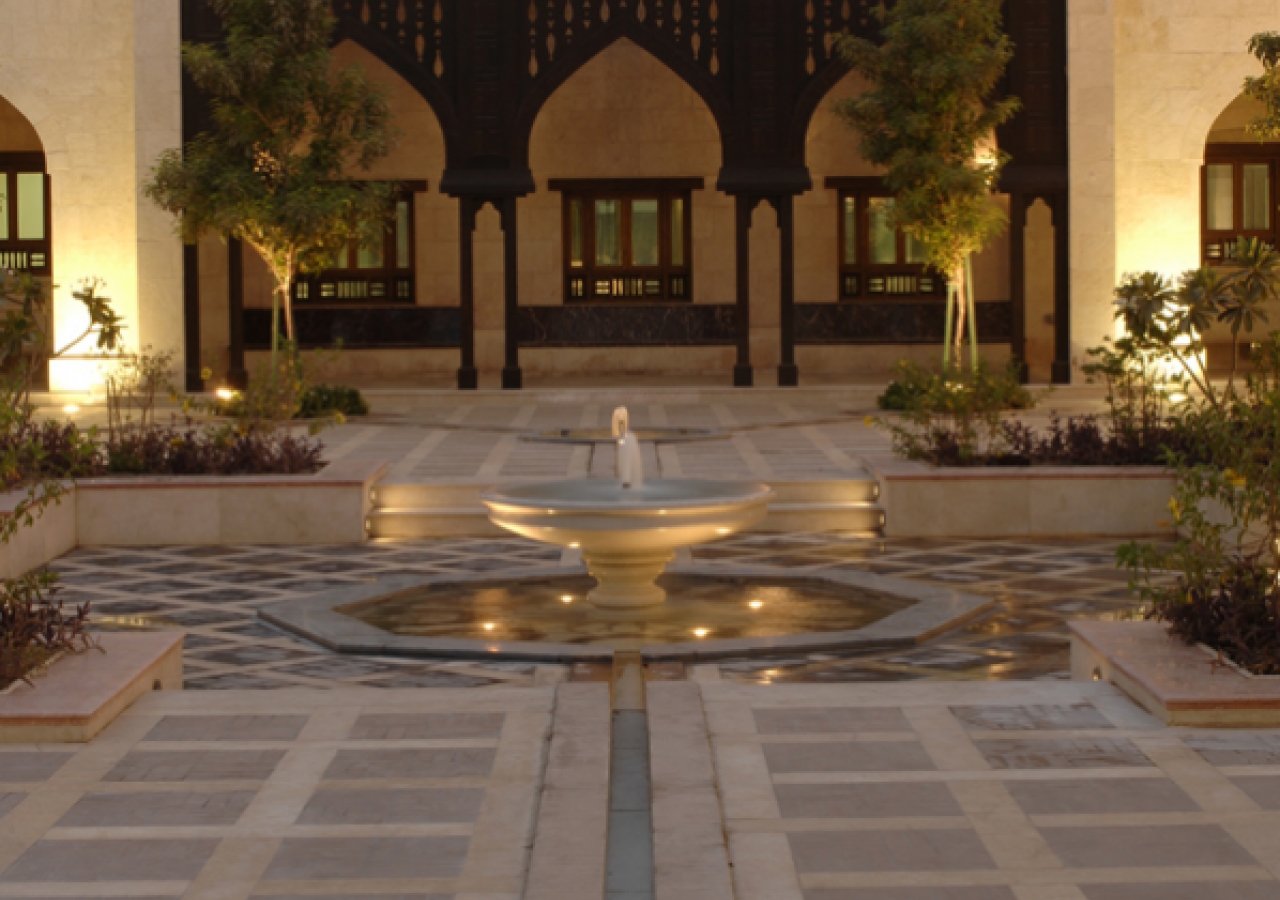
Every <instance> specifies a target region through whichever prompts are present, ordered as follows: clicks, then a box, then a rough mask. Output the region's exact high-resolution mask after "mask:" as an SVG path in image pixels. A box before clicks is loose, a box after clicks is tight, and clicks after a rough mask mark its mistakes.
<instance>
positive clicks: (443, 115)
mask: <svg viewBox="0 0 1280 900" xmlns="http://www.w3.org/2000/svg"><path fill="white" fill-rule="evenodd" d="M343 41H352V42H353V43H355V44H358V45H359V46H361V47H363V48H364V49H365V50H367V51H368V52H369V53H371V54H372V55H373V56H375V57H376V58H377V59H378V60H380V61H381V62H383V63H386V65H388V66H389V67H390V68H391V69H392V70H393V71H394V72H395V73H396V74H397V75H399V76H400V77H401V78H403V79H404V80H405V82H406V83H407V84H408V85H410V86H411V87H412V88H413V89H414V90H415V91H417V92H418V94H419V95H420V96H421V97H422V99H424V100H426V101H427V105H428V106H430V107H431V111H432V112H434V113H435V116H436V120H437V121H438V122H439V123H440V131H441V132H442V133H443V134H444V146H445V167H446V168H448V167H450V166H453V165H456V164H457V162H458V161H459V160H461V159H462V150H461V148H460V146H459V125H458V115H457V112H456V110H455V108H454V104H453V100H452V99H451V98H450V96H449V93H448V91H447V90H446V89H445V86H444V85H443V84H442V83H441V82H440V80H439V79H437V78H435V77H434V76H433V75H431V74H430V73H429V71H428V70H427V69H426V68H425V67H424V66H423V65H422V64H421V63H420V62H419V61H418V60H416V59H414V58H413V56H412V54H410V53H409V52H408V51H407V50H405V49H404V48H403V47H401V46H399V45H398V44H396V43H395V41H393V40H391V39H390V38H388V37H387V36H386V35H384V34H383V33H382V32H380V31H379V30H378V29H376V28H373V27H371V26H368V25H365V24H363V23H361V22H359V21H356V20H352V19H350V18H347V17H343V18H340V19H339V20H338V24H337V26H336V27H335V28H334V31H333V38H332V43H333V46H335V47H336V46H337V45H338V44H341V43H342V42H343Z"/></svg>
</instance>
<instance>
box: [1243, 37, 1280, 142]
mask: <svg viewBox="0 0 1280 900" xmlns="http://www.w3.org/2000/svg"><path fill="white" fill-rule="evenodd" d="M1249 52H1250V53H1252V54H1253V55H1254V56H1255V57H1257V59H1258V62H1260V63H1262V74H1261V75H1260V76H1258V77H1257V78H1252V77H1251V78H1246V79H1245V80H1244V92H1245V95H1246V96H1248V97H1251V98H1253V99H1254V100H1257V101H1259V102H1260V103H1262V105H1263V107H1264V108H1265V110H1266V111H1265V112H1264V113H1263V114H1262V115H1261V116H1258V117H1257V118H1255V119H1253V120H1252V121H1251V122H1250V123H1249V124H1248V126H1247V129H1248V131H1249V133H1250V134H1252V135H1254V136H1255V137H1257V138H1259V139H1260V140H1267V139H1269V138H1270V139H1275V138H1280V33H1277V32H1274V31H1268V32H1264V33H1262V34H1255V35H1254V36H1253V37H1251V38H1249Z"/></svg>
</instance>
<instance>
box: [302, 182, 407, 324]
mask: <svg viewBox="0 0 1280 900" xmlns="http://www.w3.org/2000/svg"><path fill="white" fill-rule="evenodd" d="M396 185H397V186H398V188H399V190H398V191H397V193H396V198H395V201H394V203H395V204H396V205H398V204H400V203H401V202H408V204H409V265H408V267H407V268H400V267H399V266H397V265H396V264H395V262H396V249H397V247H396V236H397V231H396V227H395V224H396V222H395V218H396V212H395V210H394V209H393V211H392V215H391V217H390V219H389V221H388V223H387V228H386V231H385V233H384V235H383V243H382V263H383V264H382V266H381V268H377V269H361V268H359V267H358V261H359V252H360V240H359V239H358V238H353V239H352V240H351V241H350V242H349V243H348V245H347V258H348V261H349V265H348V266H347V267H346V268H342V269H322V270H321V271H319V272H312V273H308V274H305V275H304V274H302V273H299V274H297V275H296V276H295V277H294V282H293V300H294V303H296V304H298V305H299V306H303V307H306V308H309V309H314V308H316V307H333V306H339V307H341V306H362V307H363V306H370V305H379V304H386V305H395V306H413V305H415V304H416V303H417V302H418V290H417V288H418V261H417V257H418V240H417V237H418V222H417V218H418V217H417V211H416V206H417V202H416V201H417V196H418V194H420V193H423V192H425V191H426V189H427V184H426V182H425V181H398V182H396ZM330 284H331V285H332V286H333V296H328V297H327V296H324V288H325V287H327V286H329V285H330ZM375 284H381V285H382V286H383V289H384V290H385V293H384V294H383V296H380V297H379V296H374V294H373V290H372V289H373V286H374V285H375ZM344 289H345V293H346V295H345V296H344V295H343V294H344ZM361 289H363V290H365V291H366V292H367V293H364V294H363V295H361V294H360V290H361Z"/></svg>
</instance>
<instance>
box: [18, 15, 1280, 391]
mask: <svg viewBox="0 0 1280 900" xmlns="http://www.w3.org/2000/svg"><path fill="white" fill-rule="evenodd" d="M878 5H879V4H878V2H876V0H334V10H335V13H336V14H337V16H338V20H339V26H338V29H337V32H336V33H335V36H334V40H335V60H336V62H337V64H357V65H360V66H361V67H362V68H364V69H365V70H366V72H368V73H369V75H370V76H371V77H372V78H373V79H374V80H376V81H378V82H379V83H381V84H383V85H385V87H386V89H387V91H388V95H389V98H390V102H391V105H392V109H393V112H394V114H395V119H396V125H397V128H398V129H399V132H400V135H399V140H398V143H397V146H396V148H395V149H394V150H393V152H392V153H391V154H390V155H389V156H388V157H386V158H385V159H383V160H382V161H380V162H379V163H378V164H377V165H376V167H375V168H374V169H373V170H372V171H370V172H368V173H363V174H362V175H361V176H360V177H368V178H376V179H385V180H394V181H396V182H397V183H399V185H400V187H401V189H402V194H401V196H400V198H399V200H398V201H397V204H396V215H395V217H394V221H393V222H392V224H390V225H389V227H388V231H387V236H386V240H385V243H384V245H383V246H381V247H374V248H360V247H355V246H353V247H352V248H350V250H349V252H348V253H347V254H346V259H344V260H341V261H340V265H339V266H338V267H337V268H335V269H333V270H331V271H327V272H324V273H319V274H318V275H316V276H314V277H308V278H306V279H303V280H301V281H300V283H299V285H298V287H297V289H296V291H297V293H296V298H295V299H296V304H297V323H298V332H299V334H298V337H299V339H300V341H301V342H302V343H303V345H304V346H325V345H331V344H333V343H334V342H336V341H339V340H340V341H341V342H342V344H343V346H344V348H345V351H344V353H343V354H342V355H341V357H340V358H339V360H338V361H337V363H335V365H336V367H337V368H338V371H337V372H336V373H334V377H337V378H341V379H343V380H346V381H348V382H351V383H356V384H362V385H375V384H395V385H400V386H414V385H419V386H424V387H426V386H430V387H439V386H443V385H446V384H456V385H457V386H459V387H462V388H471V387H475V386H476V385H478V384H481V385H485V386H488V385H490V384H492V385H495V386H496V385H498V384H501V385H502V386H504V387H507V388H518V387H521V386H524V385H537V384H539V383H546V384H550V383H555V382H556V380H557V379H561V378H563V379H569V380H576V381H577V382H580V383H590V381H591V379H593V378H603V377H607V376H612V377H617V378H620V379H632V380H635V381H639V380H641V379H643V378H644V377H649V376H653V377H660V378H665V379H668V380H680V379H687V380H689V381H698V382H699V383H723V384H726V385H728V384H735V385H749V384H752V383H756V384H773V383H777V384H780V385H790V384H797V383H801V384H804V383H816V382H820V381H832V380H853V379H858V380H867V381H875V380H883V379H884V378H885V377H887V376H888V374H889V372H890V369H891V367H892V364H893V362H894V361H896V360H897V359H899V358H902V357H914V358H918V359H932V358H933V357H934V356H935V355H936V353H937V345H938V342H939V341H940V340H941V335H942V327H943V310H944V300H943V297H944V294H943V292H944V289H945V287H944V285H943V283H942V281H941V279H939V278H938V277H937V276H936V275H935V274H934V273H930V272H928V271H927V270H925V269H924V268H923V267H922V266H921V265H919V264H918V263H917V262H916V256H917V254H916V252H915V248H914V247H913V246H912V243H911V242H910V241H909V240H907V239H905V238H904V237H903V236H902V235H900V234H897V233H895V231H894V230H893V228H892V227H891V225H890V224H889V207H890V205H891V203H892V200H891V198H889V197H888V196H887V195H886V193H885V191H884V190H883V186H882V183H881V179H880V177H879V173H878V172H877V171H876V170H875V169H874V168H873V167H871V166H870V165H869V164H867V163H866V161H865V160H863V159H862V158H861V157H860V156H859V154H858V146H857V145H858V141H857V137H856V135H854V134H853V133H852V132H851V131H849V130H848V128H847V127H846V126H845V125H844V124H843V123H842V122H840V121H839V119H838V118H837V117H836V116H835V115H834V113H833V111H832V104H833V102H834V101H835V100H837V99H841V98H845V97H852V96H856V95H857V94H858V93H859V92H861V91H862V90H864V89H865V85H864V84H862V83H861V82H860V81H859V80H858V78H857V76H856V75H853V74H850V73H849V72H848V70H847V68H846V67H845V66H844V65H843V63H842V62H841V61H840V60H839V59H838V58H837V57H836V56H835V55H834V54H833V41H834V39H835V37H836V36H837V35H839V34H841V33H844V32H852V33H857V34H863V35H867V36H874V34H875V28H876V19H875V16H874V10H875V8H876V7H878ZM0 21H3V22H5V23H6V25H5V26H3V27H0V173H3V174H2V175H0V198H6V197H7V198H9V200H8V201H7V202H6V203H5V208H6V211H7V215H8V220H7V221H6V224H5V226H4V227H0V264H4V265H7V266H9V267H19V266H20V267H26V268H30V269H32V271H36V272H37V273H38V274H47V275H49V276H50V277H52V278H53V280H54V281H55V282H56V283H57V284H58V285H59V288H58V295H57V296H58V315H59V319H58V332H59V337H60V338H61V339H63V340H65V339H66V337H65V336H66V335H74V334H75V333H77V329H76V325H77V323H76V322H75V321H74V314H75V308H74V304H73V303H72V302H70V299H69V291H70V290H71V289H72V287H73V286H74V283H75V282H76V280H78V279H79V278H83V277H88V276H94V275H97V276H100V277H104V278H106V279H107V281H108V283H109V286H110V289H109V293H112V294H113V296H114V297H115V299H116V301H117V305H118V307H119V308H120V310H121V312H122V313H123V314H124V315H125V317H126V318H127V319H128V320H129V322H130V324H131V328H130V332H129V336H130V340H131V341H132V342H133V343H134V344H135V345H136V346H139V347H141V346H151V347H153V348H156V349H168V350H174V351H176V352H177V353H178V355H179V358H180V359H181V360H182V365H183V368H184V371H185V373H186V380H187V384H188V387H190V388H195V387H198V386H199V385H200V382H201V378H200V373H201V370H202V369H203V368H208V369H211V370H213V372H214V373H215V380H216V381H218V382H221V381H224V380H225V381H230V382H232V383H235V382H240V381H242V380H243V379H244V377H245V374H246V371H247V370H249V369H252V368H253V366H254V365H255V359H256V358H257V357H258V356H260V355H261V353H262V352H263V350H264V349H265V347H266V344H267V339H268V335H269V324H270V319H269V304H270V294H269V289H268V278H267V275H266V270H265V267H263V265H262V264H261V263H260V261H258V260H257V259H256V258H255V257H254V255H253V254H252V252H251V251H246V250H245V249H244V248H242V247H240V246H238V245H237V244H236V243H235V242H230V243H226V242H223V241H221V240H219V239H217V238H214V237H210V238H207V239H205V240H204V241H202V243H201V244H200V245H199V246H198V247H187V248H183V247H182V246H181V245H180V244H179V243H178V241H177V239H176V238H175V237H174V232H173V227H172V222H170V221H168V220H167V218H166V217H165V216H164V215H162V214H161V213H159V212H158V211H157V210H156V209H155V208H154V207H153V206H151V204H150V203H149V201H147V200H146V199H145V198H144V197H143V196H142V195H141V189H140V185H141V184H142V183H143V182H144V180H145V177H146V175H147V172H148V171H149V168H150V166H151V164H152V162H153V161H154V159H155V157H156V155H157V154H158V153H159V152H160V151H161V150H163V149H165V148H167V147H171V146H177V145H179V144H180V143H181V142H182V141H183V140H184V139H189V138H190V137H191V136H192V135H194V134H195V133H197V132H198V131H199V129H200V128H201V127H202V123H203V122H204V121H205V112H204V109H203V103H202V101H201V98H200V97H198V96H197V95H196V93H195V92H194V91H192V90H191V89H190V85H189V84H185V83H184V79H183V78H182V77H181V74H180V65H179V57H178V54H179V47H180V44H181V41H182V40H188V41H207V40H215V39H216V37H217V20H216V18H215V17H213V16H212V15H211V14H210V12H209V10H208V8H207V7H206V6H205V5H204V3H203V2H202V0H182V2H181V3H180V4H176V3H173V2H164V0H42V2H41V3H40V4H34V5H33V4H29V3H25V2H19V0H0ZM1278 24H1280V0H1264V2H1257V0H1191V2H1187V0H1146V2H1144V3H1142V4H1132V3H1121V2H1118V0H1088V2H1074V0H1072V2H1068V0H1009V2H1008V3H1007V4H1006V29H1007V30H1008V32H1009V34H1010V36H1011V38H1012V40H1013V42H1014V45H1015V48H1016V50H1015V57H1014V60H1013V62H1012V64H1011V66H1010V69H1009V72H1008V77H1007V78H1006V83H1005V84H1004V85H1003V87H1002V89H1003V90H1004V91H1005V92H1006V93H1008V94H1011V95H1014V96H1017V97H1019V98H1020V99H1021V100H1022V103H1023V109H1022V111H1021V112H1020V113H1019V114H1018V116H1017V117H1016V118H1015V119H1014V120H1013V121H1012V122H1010V123H1009V124H1008V125H1007V126H1005V127H1004V128H1002V129H1001V130H1000V133H999V134H998V136H997V137H998V141H999V144H1000V146H1001V147H1002V148H1003V149H1005V150H1007V151H1008V152H1009V153H1010V154H1011V155H1012V158H1013V162H1012V163H1011V164H1010V166H1009V167H1008V168H1007V170H1006V171H1005V174H1004V176H1003V178H1002V181H1001V184H1000V194H999V195H998V197H997V198H996V199H997V202H999V203H1001V204H1002V205H1004V206H1005V208H1006V209H1007V210H1008V212H1009V218H1010V228H1009V230H1008V232H1007V234H1006V235H1005V236H1004V237H1002V238H1001V239H1000V240H998V241H996V242H995V243H994V244H993V246H992V247H990V248H989V249H988V250H987V251H986V252H985V253H983V254H981V255H980V256H979V257H978V258H977V259H976V261H975V278H976V282H977V294H978V301H979V314H978V322H979V336H980V339H981V340H982V342H983V344H984V352H985V353H986V355H987V356H988V357H989V358H992V359H995V360H999V359H1004V358H1008V357H1010V356H1013V357H1017V358H1019V359H1022V360H1024V361H1025V363H1026V366H1027V369H1028V374H1029V376H1030V377H1031V379H1032V380H1033V381H1039V382H1044V381H1051V380H1052V381H1057V382H1067V381H1071V380H1080V378H1081V373H1080V367H1081V365H1082V364H1083V363H1084V362H1085V361H1087V357H1086V355H1085V350H1086V349H1087V348H1088V347H1090V346H1094V345H1097V344H1098V343H1100V342H1101V340H1102V338H1103V337H1104V336H1106V335H1108V334H1110V333H1111V332H1112V329H1113V322H1112V313H1111V302H1110V301H1111V290H1112V288H1113V286H1114V284H1115V282H1116V280H1117V278H1118V277H1120V276H1121V275H1122V274H1123V273H1124V272H1128V271H1134V270H1138V269H1147V268H1153V269H1157V270H1160V271H1163V272H1165V273H1167V274H1170V275H1174V274H1177V273H1178V272H1181V271H1182V270H1185V269H1188V268H1193V267H1195V266H1197V265H1199V264H1200V263H1201V262H1202V261H1205V262H1211V263H1214V262H1222V261H1224V260H1223V258H1222V257H1223V254H1224V252H1226V251H1225V250H1224V248H1225V247H1227V246H1228V244H1229V242H1230V239H1231V238H1232V237H1234V236H1235V235H1236V234H1256V235H1261V236H1270V235H1272V234H1273V232H1274V229H1275V222H1274V220H1275V218H1276V215H1275V213H1276V203H1275V181H1276V177H1275V175H1276V171H1275V168H1276V160H1275V159H1274V158H1273V156H1272V153H1271V147H1272V145H1270V144H1265V145H1262V144H1258V143H1257V142H1256V141H1251V140H1250V139H1248V138H1247V136H1246V135H1245V134H1244V132H1243V123H1244V122H1246V121H1247V119H1248V118H1249V116H1250V115H1251V114H1252V111H1251V110H1250V108H1249V106H1248V104H1247V103H1245V102H1244V101H1242V100H1240V98H1239V95H1240V87H1241V83H1242V80H1243V78H1244V77H1245V75H1247V74H1250V73H1253V72H1256V70H1257V63H1256V62H1255V61H1254V60H1252V58H1251V57H1249V56H1248V55H1247V53H1246V52H1245V44H1246V42H1247V39H1248V37H1249V36H1250V35H1251V34H1253V33H1255V32H1258V31H1264V30H1272V29H1274V28H1276V27H1277V25H1278ZM78 37H83V38H84V40H78V39H77V38H78ZM72 48H75V49H74V50H72ZM1277 156H1280V154H1277ZM37 194H39V196H40V197H41V198H42V200H41V203H37V202H36V199H35V198H36V197H37ZM37 219H40V220H41V221H40V225H39V227H37V225H36V224H34V223H35V222H36V220H37ZM6 254H8V255H6ZM1215 254H1216V255H1215ZM37 263H38V264H37ZM70 356H71V357H73V358H68V359H64V360H61V361H59V362H58V363H56V364H55V368H54V371H53V373H52V383H53V387H55V388H66V389H83V387H84V386H85V385H86V384H87V383H88V382H89V381H91V380H92V378H93V377H94V376H93V372H92V368H93V366H94V365H96V364H95V363H92V362H91V361H88V360H80V359H76V358H74V356H75V354H70Z"/></svg>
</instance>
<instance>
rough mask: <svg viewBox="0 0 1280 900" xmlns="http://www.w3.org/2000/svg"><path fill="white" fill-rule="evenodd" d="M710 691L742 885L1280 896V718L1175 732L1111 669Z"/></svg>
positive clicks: (745, 897) (846, 896)
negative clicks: (1130, 696) (1053, 679)
mask: <svg viewBox="0 0 1280 900" xmlns="http://www.w3.org/2000/svg"><path fill="white" fill-rule="evenodd" d="M701 688H702V696H703V704H704V709H705V712H706V717H707V723H708V729H709V732H710V735H711V740H712V745H713V748H714V752H715V756H716V770H717V773H718V776H717V778H718V788H719V792H720V796H721V800H722V809H723V812H724V825H725V829H726V833H727V835H728V839H729V851H730V857H731V862H732V865H733V868H732V871H733V873H734V875H733V877H734V880H735V887H736V889H737V900H997V898H999V900H1042V898H1043V900H1067V898H1070V900H1080V898H1085V900H1135V898H1139V900H1167V898H1177V900H1192V898H1196V900H1202V898H1211V900H1228V898H1230V900H1237V898H1246V900H1263V898H1266V900H1275V898H1278V897H1280V842H1278V841H1277V840H1276V835H1277V834H1280V810H1278V809H1277V804H1276V803H1275V799H1276V797H1277V785H1276V784H1275V783H1270V784H1266V783H1263V782H1262V781H1261V780H1260V779H1263V778H1268V777H1269V778H1270V779H1271V780H1272V782H1276V781H1280V779H1277V778H1276V777H1275V772H1274V770H1268V771H1266V773H1265V774H1264V773H1262V772H1258V767H1259V766H1270V765H1271V764H1269V763H1263V762H1259V761H1256V760H1258V759H1260V757H1257V756H1248V755H1247V754H1256V753H1258V752H1260V751H1259V747H1263V746H1269V745H1270V744H1271V743H1272V739H1273V738H1274V735H1273V734H1271V733H1268V732H1260V731H1232V732H1204V731H1200V730H1195V731H1193V730H1189V729H1171V728H1166V727H1164V726H1162V725H1161V724H1160V723H1158V722H1157V721H1155V720H1154V719H1152V718H1151V717H1150V716H1148V715H1147V714H1146V713H1144V712H1143V711H1142V710H1140V709H1139V708H1138V707H1136V706H1135V705H1133V704H1132V703H1130V702H1129V701H1127V700H1126V699H1124V698H1123V696H1122V695H1120V694H1119V693H1118V692H1117V691H1116V690H1115V689H1114V688H1112V687H1110V686H1109V685H1103V684H1092V683H1090V684H1081V683H1060V684H1058V683H1040V684H1029V683H1025V682H1024V683H1021V684H959V683H950V684H943V683H936V682H933V683H924V682H916V683H910V684H882V685H843V686H837V685H804V684H787V685H773V686H771V687H768V688H765V687H755V686H746V685H742V684H735V683H733V682H729V681H725V680H719V681H717V680H714V679H708V680H704V681H703V682H702V684H701ZM863 714H866V716H867V720H868V721H870V722H872V723H873V724H874V723H875V722H876V721H881V722H883V721H886V720H887V718H888V717H889V716H890V715H897V716H899V717H900V719H901V721H903V722H905V723H906V730H905V732H904V731H902V730H900V729H898V728H895V730H894V731H893V732H884V731H877V730H875V728H874V727H873V728H871V729H868V730H863V729H860V728H859V727H858V726H857V722H858V719H859V717H860V716H861V715H863ZM779 716H787V717H790V720H791V721H792V722H794V723H795V724H796V725H797V726H800V724H801V723H802V722H804V721H806V719H805V717H808V719H807V720H808V721H810V722H813V723H814V724H815V725H816V724H819V723H821V722H823V720H825V721H826V722H827V724H828V727H809V728H802V727H796V728H795V729H793V730H791V731H789V732H785V731H782V730H781V729H777V728H764V727H761V725H763V724H765V723H770V722H773V721H776V719H777V717H779ZM832 723H839V724H838V727H831V724H832ZM1018 723H1021V725H1020V727H1015V726H1017V725H1018ZM984 725H986V726H988V727H983V726H984ZM840 729H844V730H843V731H842V730H840ZM1015 746H1016V747H1017V748H1018V749H1017V750H1016V752H1015V750H1014V749H1013V748H1014V747H1015ZM849 747H865V748H883V747H893V748H894V753H895V755H897V756H898V757H899V758H900V759H903V760H906V759H908V758H914V759H917V760H919V759H924V760H926V761H927V764H921V763H919V762H913V763H912V764H910V765H908V764H905V763H904V764H902V765H899V766H896V767H890V766H878V767H876V768H874V769H866V768H852V767H850V766H848V765H846V764H844V760H845V759H847V755H848V752H849V751H848V749H847V748H849ZM907 747H913V748H914V757H913V755H912V754H910V753H908V752H907V751H906V749H905V748H907ZM811 748H818V749H819V750H822V751H829V753H830V755H829V759H830V760H831V762H829V763H828V764H826V765H815V764H809V763H807V764H806V765H803V766H801V765H797V764H796V763H795V760H797V759H804V760H807V761H808V760H811V759H816V758H818V757H810V756H809V755H808V751H809V750H810V749H811ZM993 748H994V749H993ZM1035 748H1038V749H1035ZM1227 748H1237V749H1235V750H1228V749H1227ZM797 750H799V751H800V752H799V754H798V755H797ZM1225 752H1236V753H1244V754H1246V756H1245V757H1244V759H1242V758H1241V757H1239V756H1236V757H1225V756H1215V754H1222V753H1225ZM1013 759H1017V760H1018V763H1017V764H1010V763H1011V760H1013ZM1215 760H1221V761H1220V762H1215ZM1251 771H1252V772H1253V773H1255V774H1250V772H1251ZM1251 780H1253V783H1249V782H1250V781H1251Z"/></svg>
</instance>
